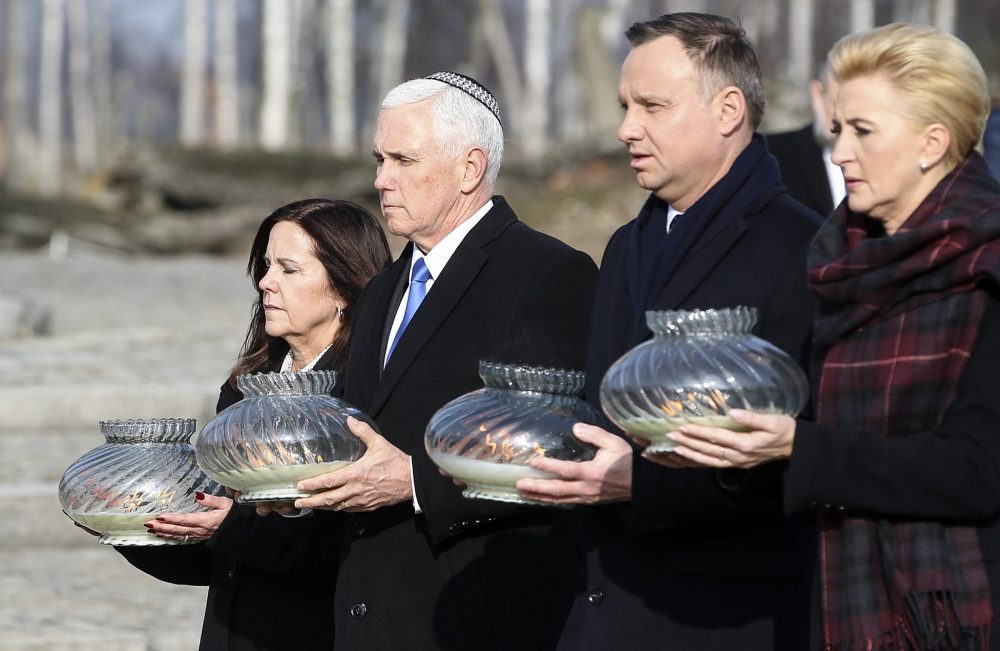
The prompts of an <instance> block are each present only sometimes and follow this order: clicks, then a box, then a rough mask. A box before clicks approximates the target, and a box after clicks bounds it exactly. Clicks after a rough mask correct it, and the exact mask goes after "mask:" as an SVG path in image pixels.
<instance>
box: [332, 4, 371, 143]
mask: <svg viewBox="0 0 1000 651" xmlns="http://www.w3.org/2000/svg"><path fill="white" fill-rule="evenodd" d="M326 20H327V30H326V32H327V42H326V76H327V77H326V78H327V82H326V88H327V93H328V98H327V105H328V106H329V111H330V149H331V150H332V151H333V153H334V154H336V155H337V156H347V155H350V154H352V153H354V148H355V141H354V129H355V126H354V103H355V101H356V100H355V96H354V0H328V3H327V13H326ZM380 99H381V98H380Z"/></svg>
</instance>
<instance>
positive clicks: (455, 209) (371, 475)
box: [296, 72, 597, 651]
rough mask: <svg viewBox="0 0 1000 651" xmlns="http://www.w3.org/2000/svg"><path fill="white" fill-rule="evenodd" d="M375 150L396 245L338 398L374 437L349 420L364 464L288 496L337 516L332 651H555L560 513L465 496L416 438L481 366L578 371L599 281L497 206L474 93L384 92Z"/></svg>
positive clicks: (481, 96) (497, 130) (561, 576)
mask: <svg viewBox="0 0 1000 651" xmlns="http://www.w3.org/2000/svg"><path fill="white" fill-rule="evenodd" d="M372 152H373V154H374V156H375V164H376V174H375V188H376V189H377V190H378V193H379V197H380V200H381V204H382V212H383V215H384V216H385V220H386V227H387V229H388V230H389V231H390V232H391V233H393V234H395V235H399V236H402V237H405V238H406V239H408V240H409V243H408V244H407V245H406V247H405V248H404V249H403V252H402V254H401V255H400V257H399V259H398V260H396V262H395V263H393V265H392V266H391V267H390V268H389V269H388V270H386V271H385V272H383V273H382V274H379V275H378V276H376V277H375V278H374V279H373V280H372V282H371V283H370V284H369V285H368V287H367V288H366V289H365V292H364V295H363V296H362V298H361V301H360V302H359V305H358V313H357V319H356V321H355V336H354V337H353V338H352V340H351V347H350V353H349V355H348V363H347V370H346V373H345V385H344V391H345V393H344V398H345V399H346V400H347V401H348V402H350V403H351V404H353V405H355V406H356V407H358V408H359V409H361V410H363V411H364V412H366V413H367V414H368V415H369V416H371V417H372V418H373V419H374V420H375V421H376V422H377V424H378V426H379V429H380V430H381V432H382V433H381V435H380V434H377V433H375V432H374V431H373V430H372V429H371V428H370V427H368V426H367V425H365V424H363V423H360V422H358V421H353V420H349V421H348V423H349V425H350V427H351V429H352V431H353V432H354V433H355V434H356V435H357V436H359V437H360V438H361V439H362V440H364V442H365V443H366V444H367V446H368V450H367V452H366V453H365V455H364V456H363V457H362V458H361V459H360V460H358V461H357V462H355V463H353V464H351V465H350V466H348V467H346V468H343V469H341V470H338V471H336V472H333V473H329V474H327V475H324V476H321V477H317V478H314V479H310V480H304V481H302V482H299V488H300V489H301V490H307V491H314V490H320V491H322V492H320V493H319V494H317V495H314V496H312V497H308V498H304V499H299V500H297V501H296V506H297V507H299V508H306V507H312V508H315V509H326V510H330V511H340V512H341V513H337V514H336V515H338V516H343V515H344V513H343V512H346V522H345V524H344V526H343V527H341V528H340V531H341V532H342V536H341V538H340V540H339V541H338V545H337V546H335V547H331V548H330V550H329V552H328V556H329V558H330V559H331V561H332V560H334V559H336V560H338V562H339V567H338V571H337V581H336V587H335V589H334V600H333V601H334V603H333V609H332V610H331V611H330V612H329V613H328V614H327V615H326V617H325V619H324V621H327V622H329V623H330V625H331V626H332V627H333V628H335V629H336V644H335V645H334V647H333V648H334V649H337V650H339V649H348V650H355V649H420V650H421V651H429V650H433V649H455V650H459V649H460V650H466V649H469V650H471V649H475V650H477V651H489V650H496V651H501V650H503V651H509V650H511V649H520V650H529V649H538V650H543V649H544V650H549V649H552V648H553V646H555V643H556V640H557V638H558V635H559V631H560V629H561V627H562V623H563V621H564V619H565V617H566V613H567V611H568V609H569V605H570V602H571V600H572V594H573V579H574V570H575V566H574V564H573V562H572V561H573V558H572V551H571V550H572V541H571V538H570V537H569V536H568V533H569V532H568V531H566V532H563V533H562V534H560V531H559V529H558V527H557V526H556V525H557V524H558V523H559V521H560V520H561V519H563V518H565V514H564V512H562V511H558V510H553V509H544V508H538V507H530V506H520V505H512V504H504V503H500V502H492V501H489V500H475V499H467V498H465V497H463V496H462V489H461V487H459V486H456V485H455V484H454V482H453V481H452V480H451V478H449V477H446V476H443V475H442V474H441V473H440V472H439V471H438V468H437V466H435V465H434V463H433V462H432V461H431V459H430V457H429V456H428V454H427V451H426V450H425V448H424V430H425V429H426V427H427V423H428V422H429V421H430V419H431V416H432V415H433V414H434V412H435V411H437V410H438V409H439V408H440V407H442V406H443V405H444V404H445V403H446V402H448V401H450V400H452V399H454V398H457V397H458V396H460V395H462V394H464V393H468V392H470V391H473V390H476V389H480V388H482V386H483V384H482V380H481V379H480V377H479V374H478V370H479V362H480V360H484V359H486V360H496V361H501V362H505V363H511V364H526V365H530V366H551V367H558V368H567V369H579V368H581V367H582V366H583V361H584V348H585V344H586V335H587V315H588V314H589V313H590V307H591V302H592V300H593V292H594V283H595V281H596V278H597V267H596V265H595V264H594V261H593V260H591V259H590V257H589V256H588V255H586V254H585V253H582V252H580V251H576V250H574V249H571V248H570V247H568V246H567V245H565V244H564V243H562V242H560V241H558V240H556V239H554V238H552V237H549V236H548V235H544V234H542V233H539V232H537V231H535V230H533V229H531V228H529V227H528V226H527V225H525V224H524V223H522V222H520V221H519V220H518V219H517V217H516V216H515V214H514V211H513V210H512V209H511V207H510V206H509V205H508V204H507V201H506V200H505V199H504V198H503V197H501V196H498V195H494V194H493V188H494V183H495V181H496V177H497V172H498V171H499V168H500V162H501V158H502V155H503V129H502V127H501V123H500V110H499V107H498V106H497V102H496V99H495V98H494V97H493V95H492V94H491V93H490V92H489V91H488V90H486V89H485V88H484V87H483V86H482V85H481V84H480V83H479V82H477V81H475V80H474V79H470V78H468V77H465V76H462V75H458V74H455V73H451V72H441V73H435V74H433V75H431V76H430V77H427V78H424V79H415V80H411V81H408V82H406V83H404V84H402V85H400V86H397V87H396V88H394V89H393V90H391V91H390V92H389V93H388V94H387V95H386V97H385V99H384V100H383V101H382V108H381V110H380V111H379V114H378V120H377V122H376V128H375V135H374V139H373V144H372ZM322 515H323V513H318V514H317V516H322Z"/></svg>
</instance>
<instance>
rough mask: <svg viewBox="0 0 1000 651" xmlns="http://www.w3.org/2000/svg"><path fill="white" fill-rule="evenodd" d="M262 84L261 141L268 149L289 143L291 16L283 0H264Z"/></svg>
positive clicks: (271, 149)
mask: <svg viewBox="0 0 1000 651" xmlns="http://www.w3.org/2000/svg"><path fill="white" fill-rule="evenodd" d="M261 20H262V22H263V28H264V39H263V40H264V44H263V49H264V83H263V86H264V88H263V96H262V97H261V106H260V144H261V147H263V148H264V149H267V150H270V151H278V150H281V149H285V148H286V147H287V146H288V119H289V104H290V100H291V90H292V88H291V85H292V79H291V77H292V66H291V64H292V61H291V58H292V52H291V50H292V42H291V38H290V37H291V15H290V12H289V4H288V3H287V2H285V0H264V13H263V16H262V18H261Z"/></svg>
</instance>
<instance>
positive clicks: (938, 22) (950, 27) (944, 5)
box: [934, 0, 958, 34]
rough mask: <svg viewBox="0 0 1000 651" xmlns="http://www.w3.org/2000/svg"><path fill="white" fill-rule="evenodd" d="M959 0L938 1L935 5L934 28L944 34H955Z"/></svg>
mask: <svg viewBox="0 0 1000 651" xmlns="http://www.w3.org/2000/svg"><path fill="white" fill-rule="evenodd" d="M957 5H958V0H937V3H936V4H935V5H934V26H935V27H937V28H938V29H940V30H941V31H942V32H947V33H949V34H953V33H954V32H955V15H956V11H957V10H958V6H957Z"/></svg>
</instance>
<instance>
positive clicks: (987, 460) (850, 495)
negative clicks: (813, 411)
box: [784, 290, 1000, 651]
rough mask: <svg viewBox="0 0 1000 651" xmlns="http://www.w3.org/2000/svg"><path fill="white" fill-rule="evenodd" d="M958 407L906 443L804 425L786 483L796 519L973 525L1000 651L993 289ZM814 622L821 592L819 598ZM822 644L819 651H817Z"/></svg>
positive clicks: (997, 337)
mask: <svg viewBox="0 0 1000 651" xmlns="http://www.w3.org/2000/svg"><path fill="white" fill-rule="evenodd" d="M993 294H994V295H993V297H992V298H991V300H990V302H989V304H988V305H987V308H986V312H985V313H984V315H983V320H982V323H981V325H980V327H979V337H978V339H977V341H976V344H975V346H974V347H973V349H972V353H971V355H970V356H969V361H968V362H967V363H966V365H965V368H964V369H963V370H962V375H961V378H960V379H959V382H958V387H957V391H956V395H955V400H954V402H953V403H952V404H951V405H950V406H949V407H948V409H947V411H945V414H944V417H943V418H942V420H941V424H940V425H939V426H938V427H937V428H936V429H935V430H934V431H928V432H923V433H920V434H914V435H912V436H907V437H904V438H897V439H891V440H890V439H887V438H885V437H884V436H882V435H881V434H878V433H874V432H866V431H863V430H844V429H841V428H837V427H833V426H827V425H820V424H817V423H810V422H806V421H801V420H800V421H799V422H798V424H797V426H796V435H795V446H794V449H793V451H792V457H791V463H790V464H789V468H788V473H787V477H786V482H785V493H784V495H785V505H786V508H787V510H788V511H790V512H794V511H802V510H812V509H827V510H829V509H835V510H847V511H848V512H852V513H861V514H867V515H875V516H878V515H887V516H890V517H893V518H899V517H902V518H915V519H918V520H944V521H952V522H955V521H959V522H968V523H969V524H970V525H972V526H975V527H976V529H977V531H978V533H979V546H980V551H981V553H982V558H983V565H984V567H985V569H986V576H987V580H988V581H989V586H990V601H991V603H992V606H993V612H994V629H993V632H992V635H991V636H990V649H991V650H992V651H1000V634H998V632H997V630H996V613H997V611H998V610H1000V435H998V434H1000V400H997V392H996V369H997V367H998V366H1000V300H998V297H997V295H998V292H997V291H996V290H994V292H993ZM813 596H814V599H815V600H816V601H817V603H816V604H814V610H816V615H815V616H814V617H815V619H816V621H817V622H819V621H820V615H819V604H818V600H819V589H818V588H817V589H816V590H814V593H813ZM819 646H820V640H819V639H817V640H816V643H815V644H814V645H813V648H819Z"/></svg>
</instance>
